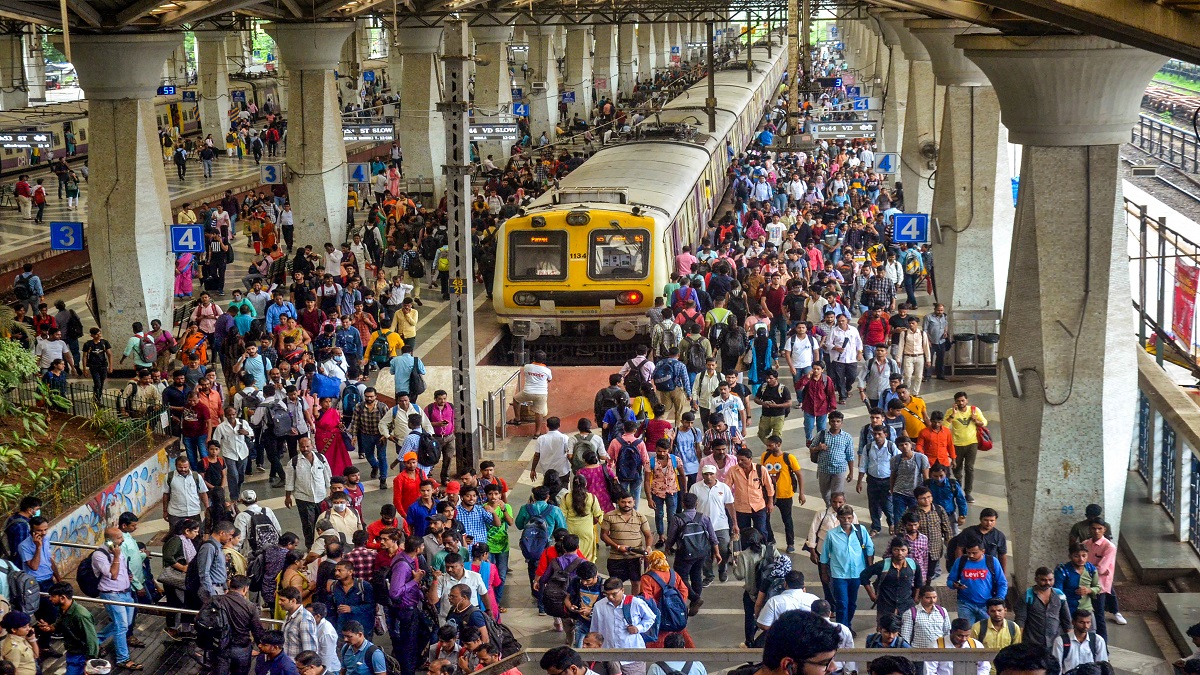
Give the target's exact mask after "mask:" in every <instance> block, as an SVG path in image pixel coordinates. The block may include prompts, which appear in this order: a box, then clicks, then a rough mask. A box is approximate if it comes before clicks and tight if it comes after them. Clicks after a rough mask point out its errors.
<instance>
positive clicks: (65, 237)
mask: <svg viewBox="0 0 1200 675" xmlns="http://www.w3.org/2000/svg"><path fill="white" fill-rule="evenodd" d="M50 250H51V251H82V250H83V223H73V222H66V223H56V222H51V223H50Z"/></svg>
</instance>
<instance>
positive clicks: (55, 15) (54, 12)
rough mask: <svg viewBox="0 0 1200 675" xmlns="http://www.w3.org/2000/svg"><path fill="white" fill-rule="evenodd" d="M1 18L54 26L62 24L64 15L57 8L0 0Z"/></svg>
mask: <svg viewBox="0 0 1200 675" xmlns="http://www.w3.org/2000/svg"><path fill="white" fill-rule="evenodd" d="M0 16H6V17H9V18H13V19H19V20H23V21H34V22H37V23H44V24H51V25H54V26H58V25H61V24H62V15H61V14H59V12H58V7H57V6H55V7H47V6H44V5H35V4H33V3H30V2H22V0H0Z"/></svg>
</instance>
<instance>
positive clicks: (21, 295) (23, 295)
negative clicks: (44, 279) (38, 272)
mask: <svg viewBox="0 0 1200 675" xmlns="http://www.w3.org/2000/svg"><path fill="white" fill-rule="evenodd" d="M32 278H33V274H19V275H17V279H16V281H14V282H13V295H15V296H17V300H20V301H21V302H25V301H27V300H29V299H30V298H32V297H33V284H32V283H30V281H29V280H30V279H32Z"/></svg>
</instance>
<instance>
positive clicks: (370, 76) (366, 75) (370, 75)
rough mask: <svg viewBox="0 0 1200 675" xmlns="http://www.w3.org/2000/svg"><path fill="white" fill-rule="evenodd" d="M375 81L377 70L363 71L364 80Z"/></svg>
mask: <svg viewBox="0 0 1200 675" xmlns="http://www.w3.org/2000/svg"><path fill="white" fill-rule="evenodd" d="M374 81H375V71H373V70H364V71H363V82H374Z"/></svg>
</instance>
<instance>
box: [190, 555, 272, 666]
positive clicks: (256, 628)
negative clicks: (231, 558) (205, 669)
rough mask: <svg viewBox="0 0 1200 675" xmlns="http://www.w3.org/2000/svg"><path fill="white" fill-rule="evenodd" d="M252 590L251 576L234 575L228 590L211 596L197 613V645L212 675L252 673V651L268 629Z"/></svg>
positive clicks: (195, 624)
mask: <svg viewBox="0 0 1200 675" xmlns="http://www.w3.org/2000/svg"><path fill="white" fill-rule="evenodd" d="M249 593H250V578H249V577H247V576H245V575H242V574H239V575H235V576H234V577H233V578H231V579H230V580H229V592H227V593H225V594H223V595H214V596H212V597H211V598H209V599H208V602H207V603H205V605H204V606H202V607H201V608H200V614H198V615H197V616H196V621H195V623H194V624H193V625H194V626H195V628H196V646H197V647H199V648H200V650H201V651H203V652H204V662H205V663H206V664H208V665H209V667H210V668H211V671H210V672H211V673H212V675H249V673H250V663H251V652H252V651H253V648H254V644H255V643H257V642H258V641H260V640H261V639H262V636H263V634H264V633H265V632H266V629H265V628H264V627H263V625H262V621H260V620H259V610H258V607H256V606H255V605H254V603H252V602H250V599H249Z"/></svg>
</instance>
